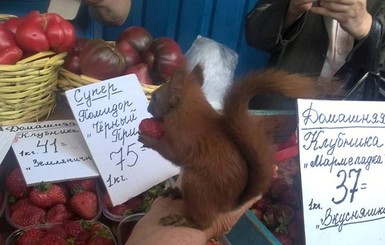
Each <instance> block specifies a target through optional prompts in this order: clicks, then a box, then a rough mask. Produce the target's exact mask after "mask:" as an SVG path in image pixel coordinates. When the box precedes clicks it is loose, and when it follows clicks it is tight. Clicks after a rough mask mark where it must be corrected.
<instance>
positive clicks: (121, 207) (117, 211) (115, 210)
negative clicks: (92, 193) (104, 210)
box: [109, 203, 132, 216]
mask: <svg viewBox="0 0 385 245" xmlns="http://www.w3.org/2000/svg"><path fill="white" fill-rule="evenodd" d="M109 212H110V213H111V214H113V215H117V216H127V215H130V214H131V213H132V210H131V209H130V208H129V207H128V205H126V204H125V203H121V204H118V205H116V206H113V207H112V208H110V209H109Z"/></svg>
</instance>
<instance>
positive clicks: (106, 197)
mask: <svg viewBox="0 0 385 245" xmlns="http://www.w3.org/2000/svg"><path fill="white" fill-rule="evenodd" d="M102 199H103V204H104V206H105V207H106V208H107V209H108V210H109V209H110V208H112V206H113V205H112V201H111V198H110V196H109V195H108V192H103V197H102Z"/></svg>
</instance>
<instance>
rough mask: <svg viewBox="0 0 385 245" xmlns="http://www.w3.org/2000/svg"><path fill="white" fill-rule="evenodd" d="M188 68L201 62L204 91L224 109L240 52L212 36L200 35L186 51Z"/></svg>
mask: <svg viewBox="0 0 385 245" xmlns="http://www.w3.org/2000/svg"><path fill="white" fill-rule="evenodd" d="M185 57H186V60H187V68H188V69H190V70H192V69H193V68H194V66H195V65H197V64H200V65H202V68H203V75H204V83H203V87H202V89H203V92H204V94H205V96H206V98H207V100H208V101H209V103H210V104H211V106H212V107H213V108H214V109H216V110H221V109H222V101H223V96H224V94H225V92H226V90H227V88H228V87H229V85H231V83H232V82H233V77H234V71H235V68H236V66H237V63H238V54H237V53H236V52H235V51H234V50H232V49H230V48H228V47H226V46H224V45H223V44H220V43H218V42H216V41H214V40H212V39H210V38H206V37H202V36H198V37H197V38H196V39H195V40H194V42H193V43H192V45H191V48H190V49H189V50H188V51H187V52H186V53H185Z"/></svg>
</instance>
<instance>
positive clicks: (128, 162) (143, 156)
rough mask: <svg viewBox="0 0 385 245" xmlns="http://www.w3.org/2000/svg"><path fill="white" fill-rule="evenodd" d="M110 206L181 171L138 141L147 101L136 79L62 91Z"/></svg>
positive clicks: (103, 82) (118, 80) (125, 79)
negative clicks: (92, 158)
mask: <svg viewBox="0 0 385 245" xmlns="http://www.w3.org/2000/svg"><path fill="white" fill-rule="evenodd" d="M66 96H67V99H68V102H69V104H70V106H71V109H72V111H73V114H74V116H75V119H76V120H77V121H78V123H79V126H80V128H81V131H82V133H83V136H84V138H85V140H86V142H87V145H88V147H89V149H90V151H91V153H92V156H93V157H94V160H95V164H96V166H97V168H98V169H99V172H100V175H101V177H102V179H103V181H104V185H105V186H106V189H107V191H108V193H109V195H110V197H111V199H112V203H113V204H114V205H117V204H120V203H122V202H124V201H127V200H128V199H130V198H132V197H134V196H137V195H139V194H140V193H142V192H144V191H146V190H148V189H149V188H151V187H152V186H154V185H156V184H158V183H160V182H162V181H164V180H166V179H168V178H170V177H172V176H174V175H176V174H177V173H178V172H179V169H178V168H176V167H175V166H173V165H172V164H171V163H170V162H169V161H167V160H165V159H164V158H163V157H161V156H160V155H159V154H158V153H157V152H155V151H153V150H150V149H148V148H144V147H143V144H142V143H139V142H138V127H139V123H140V121H141V120H142V119H143V118H147V117H151V115H150V114H149V113H148V112H147V106H148V101H147V99H146V96H145V94H144V92H143V90H142V87H141V86H140V83H139V81H138V79H137V77H136V76H135V75H126V76H121V77H117V78H113V79H109V80H105V81H102V82H98V83H94V84H90V85H87V86H83V87H80V88H77V89H72V90H69V91H67V92H66Z"/></svg>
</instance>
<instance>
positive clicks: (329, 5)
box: [245, 0, 385, 109]
mask: <svg viewBox="0 0 385 245" xmlns="http://www.w3.org/2000/svg"><path fill="white" fill-rule="evenodd" d="M384 28H385V1H384V0H320V1H315V0H259V1H258V2H257V3H256V5H255V6H254V8H253V9H252V10H251V11H250V12H249V13H248V14H247V16H246V22H245V32H246V41H247V44H248V45H249V46H252V47H255V48H258V49H261V50H263V51H266V52H269V53H271V56H270V59H269V61H268V65H267V66H268V67H278V68H281V69H284V70H286V71H288V72H292V73H303V74H307V75H310V76H315V77H318V78H319V80H325V81H330V80H331V79H332V78H333V76H334V75H335V74H336V72H337V71H339V69H340V68H341V67H342V66H344V64H346V63H348V62H349V67H351V70H355V72H357V77H358V76H360V75H363V74H365V72H366V70H367V69H369V67H373V64H374V63H376V62H377V63H379V70H380V71H381V73H382V74H385V67H384V59H385V48H384V46H385V45H384ZM378 50H380V52H378ZM378 53H380V55H378ZM358 73H359V74H358ZM347 89H349V88H347ZM251 107H254V108H257V109H258V108H267V109H277V108H278V109H293V108H295V101H294V100H290V99H288V98H282V97H280V96H277V95H265V96H261V97H259V98H255V99H254V100H253V102H252V103H251Z"/></svg>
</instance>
